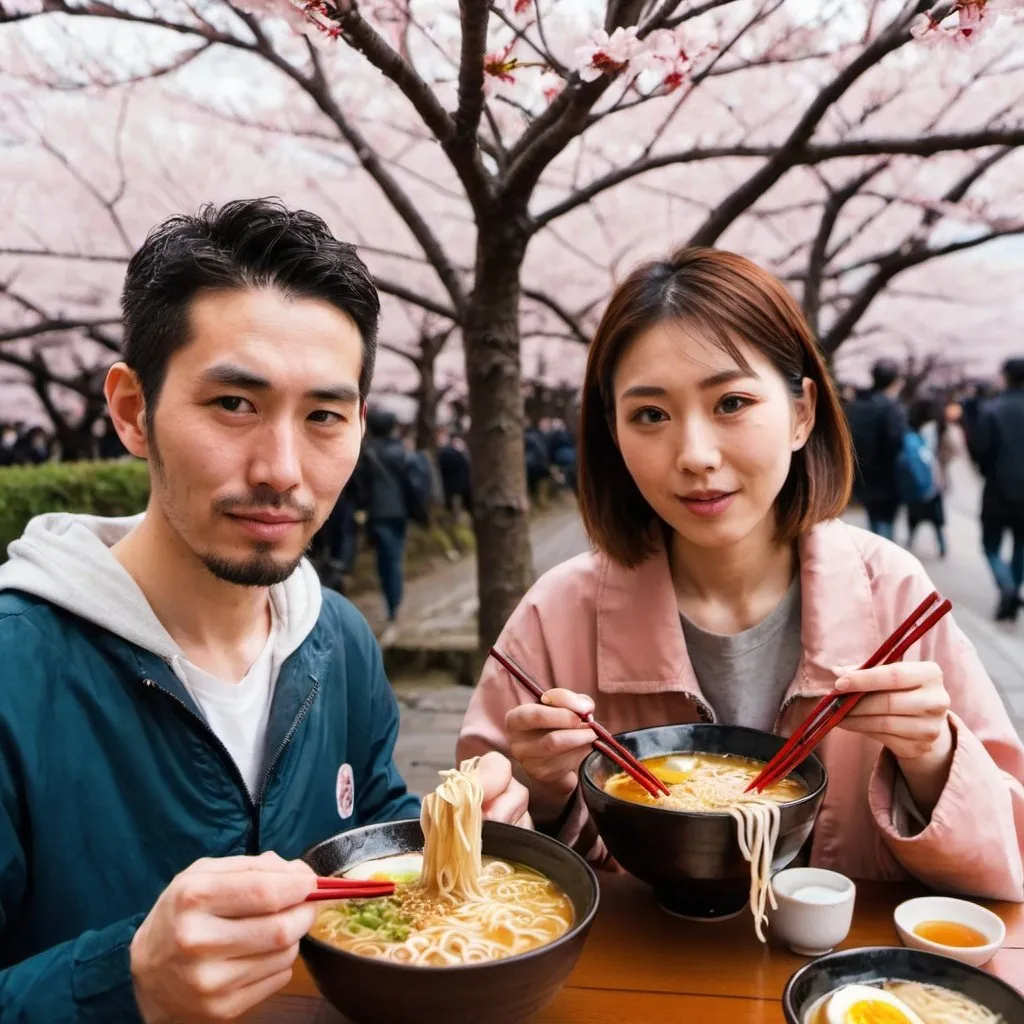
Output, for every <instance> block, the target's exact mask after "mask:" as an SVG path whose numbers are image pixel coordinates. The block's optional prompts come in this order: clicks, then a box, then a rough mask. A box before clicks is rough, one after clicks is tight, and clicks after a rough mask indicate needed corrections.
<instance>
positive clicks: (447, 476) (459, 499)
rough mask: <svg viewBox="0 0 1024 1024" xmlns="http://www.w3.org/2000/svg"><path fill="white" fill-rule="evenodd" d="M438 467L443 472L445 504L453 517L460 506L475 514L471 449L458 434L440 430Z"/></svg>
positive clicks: (442, 481)
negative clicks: (470, 461) (470, 462)
mask: <svg viewBox="0 0 1024 1024" xmlns="http://www.w3.org/2000/svg"><path fill="white" fill-rule="evenodd" d="M437 468H438V471H439V472H440V474H441V487H442V488H443V490H444V505H445V508H446V509H447V510H448V512H449V514H450V515H451V516H452V517H453V518H457V517H458V515H459V507H460V506H461V508H463V509H465V511H466V512H468V513H469V514H470V515H472V514H473V481H472V477H471V473H470V464H469V449H468V448H467V447H466V442H465V441H464V440H463V438H461V437H460V436H459V435H458V434H448V433H447V432H446V431H443V430H442V431H439V432H438V446H437Z"/></svg>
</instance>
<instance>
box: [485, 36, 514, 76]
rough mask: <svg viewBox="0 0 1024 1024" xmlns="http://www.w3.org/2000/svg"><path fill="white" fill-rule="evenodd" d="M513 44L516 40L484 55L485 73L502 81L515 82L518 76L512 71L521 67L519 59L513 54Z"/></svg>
mask: <svg viewBox="0 0 1024 1024" xmlns="http://www.w3.org/2000/svg"><path fill="white" fill-rule="evenodd" d="M513 46H515V42H514V41H513V42H511V43H509V44H508V46H506V47H505V48H504V49H502V50H496V51H494V52H492V53H489V54H487V56H486V57H484V73H485V74H487V75H490V76H491V77H492V78H497V79H498V81H500V82H515V80H516V77H515V75H514V74H512V72H513V71H515V70H516V68H518V67H519V61H518V60H516V58H515V57H513V56H511V53H512V47H513Z"/></svg>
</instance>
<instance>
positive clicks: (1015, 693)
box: [357, 463, 1024, 793]
mask: <svg viewBox="0 0 1024 1024" xmlns="http://www.w3.org/2000/svg"><path fill="white" fill-rule="evenodd" d="M979 501H980V484H979V482H978V480H977V477H976V475H975V474H974V472H973V470H972V469H971V467H970V466H969V465H967V464H966V463H965V464H962V465H959V466H956V467H954V471H953V473H952V487H951V491H950V495H949V500H948V501H947V509H946V512H947V518H948V520H949V523H948V526H947V543H948V547H949V554H948V556H947V557H946V558H945V559H939V558H938V557H937V548H936V545H935V540H934V536H933V535H932V534H931V532H930V528H929V527H928V526H927V525H925V526H922V527H920V528H919V531H918V536H917V537H916V538H915V554H916V555H917V556H918V557H919V558H920V559H921V561H922V562H923V563H924V565H925V568H926V569H927V570H928V573H929V575H930V576H931V578H932V580H933V581H934V582H935V585H936V587H937V588H938V589H939V590H940V591H941V592H942V594H943V596H945V597H948V598H949V599H950V600H951V601H952V602H953V605H954V615H955V616H956V619H957V621H958V622H959V624H960V626H961V628H962V629H963V630H964V632H965V633H966V634H967V635H968V637H969V638H970V639H971V642H972V643H973V644H974V646H975V647H976V648H977V649H978V653H979V655H980V657H981V660H982V663H983V664H984V665H985V668H986V669H987V670H988V673H989V675H990V676H991V677H992V679H993V681H994V683H995V685H996V687H997V688H998V689H999V692H1000V694H1001V696H1002V698H1003V702H1004V704H1005V705H1006V707H1007V710H1008V711H1009V713H1010V716H1011V718H1012V719H1013V721H1014V724H1015V725H1016V727H1017V731H1018V733H1020V734H1021V735H1024V617H1022V619H1021V622H1020V624H1018V625H1016V626H1014V625H1002V624H1000V625H997V624H996V623H995V622H993V621H992V614H993V611H994V608H995V603H996V593H995V586H994V585H993V583H992V579H991V576H990V574H989V570H988V566H987V565H986V564H985V562H984V560H983V558H982V555H981V539H980V527H979V525H978V518H977V509H978V504H979ZM847 518H848V519H849V521H850V522H853V523H855V524H857V525H863V515H862V513H860V512H859V511H857V510H853V511H851V512H850V513H849V515H848V516H847ZM901 531H902V532H901ZM532 539H533V555H534V569H535V572H536V573H537V574H538V575H539V574H540V573H542V572H545V571H546V570H547V569H549V568H551V567H552V566H554V565H557V564H558V563H559V562H562V561H564V560H565V559H567V558H571V557H572V556H573V555H576V554H579V553H580V552H582V551H585V550H586V546H587V539H586V535H585V533H584V532H583V527H582V524H581V522H580V519H579V516H578V514H577V513H576V511H575V508H573V507H570V506H566V507H563V508H558V509H554V510H550V511H548V512H546V513H545V514H544V515H543V516H540V517H538V518H537V519H536V520H535V521H534V523H533V526H532ZM897 539H898V540H900V541H905V540H906V535H905V527H903V526H902V524H898V526H897ZM379 600H380V599H379V597H377V596H376V595H373V594H370V595H363V596H361V597H360V598H357V604H359V606H360V608H361V609H362V610H363V612H364V614H367V617H368V618H370V621H371V623H375V624H379V623H380V622H381V620H382V612H381V610H380V609H379ZM476 609H477V602H476V566H475V564H474V561H473V559H472V558H466V559H463V560H462V561H460V562H458V563H456V564H453V565H445V566H443V567H442V568H441V569H440V570H438V571H437V572H435V573H431V574H429V575H427V576H423V577H420V578H419V579H416V580H413V581H411V582H410V584H409V587H408V598H407V601H406V605H405V608H404V613H405V615H404V618H403V621H402V623H401V630H400V634H399V638H398V640H397V641H396V646H397V647H400V648H404V649H406V650H415V649H416V648H417V647H419V648H421V649H423V650H427V651H436V650H439V649H443V650H448V651H465V652H469V651H473V650H475V647H476ZM393 679H394V686H395V693H396V695H397V697H398V701H399V705H400V709H401V715H402V727H401V734H400V737H399V741H398V747H397V751H396V761H397V763H398V766H399V768H400V770H401V771H402V774H403V776H404V777H405V778H406V780H407V781H408V783H409V786H410V788H411V789H413V790H414V791H416V792H419V793H424V792H427V791H428V790H430V789H432V788H433V787H434V785H435V784H436V782H437V772H438V771H439V770H441V769H443V768H450V767H451V766H452V763H453V759H454V757H455V739H456V736H457V735H458V731H459V726H460V724H461V722H462V716H463V714H464V713H465V709H466V705H467V704H468V703H469V699H470V697H471V696H472V690H471V689H470V688H469V687H467V686H457V685H455V684H454V683H453V682H452V677H451V676H450V675H445V674H444V673H438V672H433V673H430V674H429V675H424V674H422V673H415V675H413V674H409V675H404V676H403V675H398V676H394V677H393Z"/></svg>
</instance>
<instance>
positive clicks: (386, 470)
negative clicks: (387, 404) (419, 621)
mask: <svg viewBox="0 0 1024 1024" xmlns="http://www.w3.org/2000/svg"><path fill="white" fill-rule="evenodd" d="M397 428H398V417H397V416H395V414H394V413H393V412H388V411H387V410H385V409H371V410H370V411H369V413H368V414H367V417H366V432H367V438H366V443H365V444H364V445H363V451H362V455H361V457H360V459H359V466H358V468H357V470H356V475H355V482H356V484H357V488H356V494H357V498H356V500H357V502H358V505H359V508H360V509H361V510H362V511H363V512H365V513H366V535H367V537H368V538H369V539H370V542H371V543H372V544H373V547H374V551H375V552H376V556H377V578H378V579H379V581H380V589H381V593H382V594H383V596H384V606H385V609H386V611H387V625H386V626H385V627H384V630H383V632H382V633H381V635H380V642H381V645H382V646H384V647H387V646H390V645H391V644H392V643H394V640H395V637H396V636H397V633H398V626H397V619H398V609H399V608H400V607H401V604H402V588H403V583H404V579H405V539H406V536H407V534H408V531H409V518H410V511H411V510H410V508H409V504H410V500H411V495H410V492H409V486H408V475H409V454H408V452H406V450H405V445H404V444H402V439H401V438H400V437H399V436H398V433H397Z"/></svg>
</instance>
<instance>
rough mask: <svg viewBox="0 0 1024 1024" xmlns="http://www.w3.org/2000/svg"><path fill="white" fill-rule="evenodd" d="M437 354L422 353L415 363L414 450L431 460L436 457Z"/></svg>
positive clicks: (438, 397) (438, 396)
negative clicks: (425, 454) (417, 374)
mask: <svg viewBox="0 0 1024 1024" xmlns="http://www.w3.org/2000/svg"><path fill="white" fill-rule="evenodd" d="M436 361H437V354H436V353H435V352H427V351H424V352H423V353H422V354H421V356H420V357H419V359H418V360H417V363H416V369H417V370H418V372H419V375H420V383H419V387H418V388H417V390H416V398H417V403H416V450H417V451H421V452H427V453H428V454H429V455H430V457H431V458H432V459H434V458H436V456H437V404H438V401H439V399H440V395H439V394H438V391H437V377H436V374H437V371H436V368H435V363H436Z"/></svg>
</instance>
